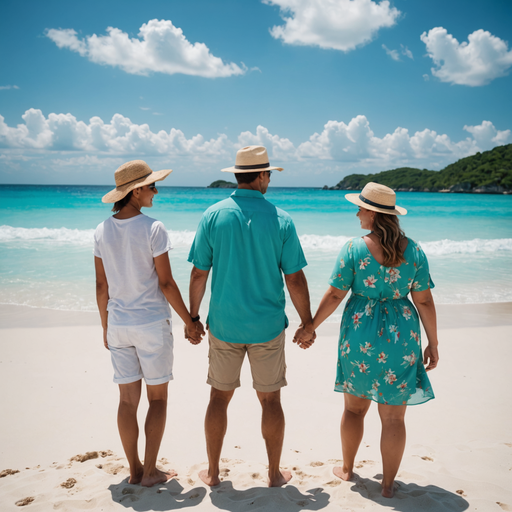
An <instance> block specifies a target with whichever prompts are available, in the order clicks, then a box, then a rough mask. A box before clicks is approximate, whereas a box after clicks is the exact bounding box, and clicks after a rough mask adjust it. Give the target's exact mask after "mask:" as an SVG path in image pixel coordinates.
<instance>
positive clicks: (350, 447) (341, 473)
mask: <svg viewBox="0 0 512 512" xmlns="http://www.w3.org/2000/svg"><path fill="white" fill-rule="evenodd" d="M344 396H345V410H344V411H343V416H342V417H341V428H340V431H341V450H342V452H343V466H336V467H335V468H334V469H333V473H334V474H335V475H336V476H337V477H338V478H341V479H342V480H350V479H351V478H352V476H353V474H354V473H353V470H354V461H355V458H356V455H357V450H358V449H359V445H360V444H361V440H362V439H363V433H364V417H365V416H366V413H367V412H368V409H369V408H370V405H371V400H367V399H366V398H359V397H358V396H354V395H349V394H348V393H345V394H344Z"/></svg>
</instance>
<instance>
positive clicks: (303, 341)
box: [293, 323, 316, 350]
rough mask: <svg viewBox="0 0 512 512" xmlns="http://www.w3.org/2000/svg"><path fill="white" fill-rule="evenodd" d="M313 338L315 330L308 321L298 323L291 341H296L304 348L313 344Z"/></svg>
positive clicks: (314, 337)
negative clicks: (306, 322)
mask: <svg viewBox="0 0 512 512" xmlns="http://www.w3.org/2000/svg"><path fill="white" fill-rule="evenodd" d="M315 339H316V332H315V331H314V330H313V326H312V324H310V323H308V324H306V325H304V324H300V325H299V328H298V329H297V331H296V332H295V335H294V336H293V342H294V343H297V345H298V346H299V347H300V348H303V349H304V350H305V349H307V348H309V347H310V346H311V345H313V343H314V342H315Z"/></svg>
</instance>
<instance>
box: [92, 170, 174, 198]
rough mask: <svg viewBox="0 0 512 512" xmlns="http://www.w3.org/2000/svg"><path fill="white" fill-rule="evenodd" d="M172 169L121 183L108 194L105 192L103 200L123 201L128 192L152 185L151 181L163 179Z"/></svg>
mask: <svg viewBox="0 0 512 512" xmlns="http://www.w3.org/2000/svg"><path fill="white" fill-rule="evenodd" d="M171 172H172V169H164V170H163V171H155V172H152V173H151V174H150V175H149V176H146V177H145V178H144V177H142V178H140V180H138V181H134V182H132V183H127V184H126V185H121V186H120V187H116V188H115V189H114V190H111V191H110V192H109V193H108V194H105V195H104V196H103V197H102V199H101V201H102V202H103V203H115V202H117V201H121V199H123V197H124V196H126V194H128V193H129V192H131V191H132V190H134V189H136V188H140V187H143V186H144V185H151V183H155V182H156V181H162V180H165V178H167V176H169V174H171Z"/></svg>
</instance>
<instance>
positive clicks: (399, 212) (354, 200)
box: [345, 194, 407, 215]
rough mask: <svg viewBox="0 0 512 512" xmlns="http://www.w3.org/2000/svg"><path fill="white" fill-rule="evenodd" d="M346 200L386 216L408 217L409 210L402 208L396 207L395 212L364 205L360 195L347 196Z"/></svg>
mask: <svg viewBox="0 0 512 512" xmlns="http://www.w3.org/2000/svg"><path fill="white" fill-rule="evenodd" d="M345 199H346V200H347V201H350V202H351V203H353V204H355V205H357V206H361V207H362V208H366V209H367V210H371V211H372V212H379V213H385V214H386V215H407V210H406V209H405V208H402V207H401V206H396V205H395V208H394V210H388V209H386V208H379V207H378V206H373V205H371V204H368V203H364V202H363V201H361V199H359V194H345Z"/></svg>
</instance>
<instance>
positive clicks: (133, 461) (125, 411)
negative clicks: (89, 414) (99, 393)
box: [117, 380, 144, 484]
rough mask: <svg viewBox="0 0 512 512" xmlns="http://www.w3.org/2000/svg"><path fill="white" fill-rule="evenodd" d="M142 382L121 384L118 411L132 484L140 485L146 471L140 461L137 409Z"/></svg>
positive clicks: (118, 422)
mask: <svg viewBox="0 0 512 512" xmlns="http://www.w3.org/2000/svg"><path fill="white" fill-rule="evenodd" d="M141 389H142V381H140V380H138V381H137V382H132V383H130V384H119V395H120V396H119V409H118V411H117V426H118V428H119V435H120V436H121V442H122V443H123V448H124V453H125V454H126V458H127V459H128V464H129V465H130V480H129V483H131V484H138V483H140V481H141V480H142V473H143V471H144V469H143V467H142V463H141V462H140V459H139V453H138V450H137V440H138V438H139V425H138V424H137V408H138V406H139V402H140V393H141Z"/></svg>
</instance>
